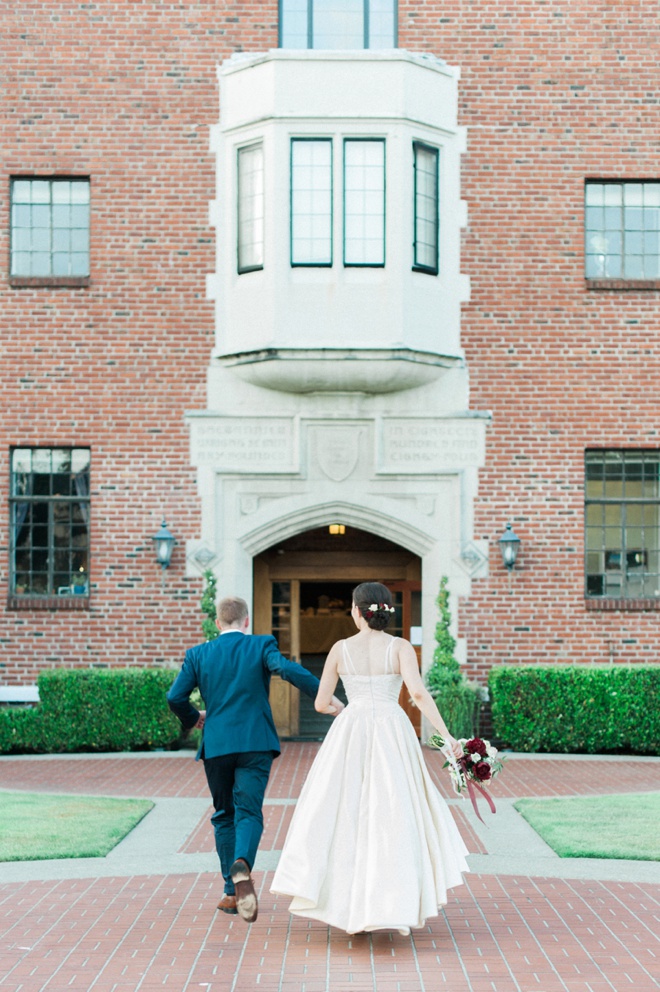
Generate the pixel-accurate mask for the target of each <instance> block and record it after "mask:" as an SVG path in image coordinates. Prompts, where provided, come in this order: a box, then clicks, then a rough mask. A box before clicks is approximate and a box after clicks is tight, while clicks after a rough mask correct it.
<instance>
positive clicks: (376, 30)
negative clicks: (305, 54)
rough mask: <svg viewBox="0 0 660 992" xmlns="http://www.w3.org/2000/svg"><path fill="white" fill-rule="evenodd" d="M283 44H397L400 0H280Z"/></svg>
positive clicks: (344, 46)
mask: <svg viewBox="0 0 660 992" xmlns="http://www.w3.org/2000/svg"><path fill="white" fill-rule="evenodd" d="M279 8H280V9H279V47H280V48H325V49H344V50H350V49H361V48H372V49H383V48H396V47H397V0H280V5H279Z"/></svg>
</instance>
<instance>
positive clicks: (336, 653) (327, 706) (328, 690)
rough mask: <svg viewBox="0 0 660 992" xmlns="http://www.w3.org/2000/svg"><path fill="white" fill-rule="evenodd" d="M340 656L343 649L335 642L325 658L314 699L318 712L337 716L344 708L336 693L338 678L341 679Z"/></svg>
mask: <svg viewBox="0 0 660 992" xmlns="http://www.w3.org/2000/svg"><path fill="white" fill-rule="evenodd" d="M340 657H341V650H340V648H339V644H338V643H337V644H333V645H332V647H331V648H330V654H329V655H328V657H327V658H326V659H325V665H324V666H323V674H322V675H321V682H320V685H319V689H318V692H317V693H316V699H315V700H314V709H315V710H316V711H317V712H318V713H330V714H332V715H333V716H336V715H337V713H341V711H342V710H343V708H344V704H343V703H342V702H340V701H339V700H338V699H337V697H336V696H335V695H334V691H335V688H336V686H337V680H338V679H339V673H338V671H337V666H338V665H339V659H340Z"/></svg>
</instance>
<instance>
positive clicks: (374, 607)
mask: <svg viewBox="0 0 660 992" xmlns="http://www.w3.org/2000/svg"><path fill="white" fill-rule="evenodd" d="M374 613H394V607H393V606H388V605H387V603H372V604H371V606H370V607H369V609H368V610H365V611H364V613H363V616H365V617H366V618H367V620H370V619H371V617H372V616H373V615H374Z"/></svg>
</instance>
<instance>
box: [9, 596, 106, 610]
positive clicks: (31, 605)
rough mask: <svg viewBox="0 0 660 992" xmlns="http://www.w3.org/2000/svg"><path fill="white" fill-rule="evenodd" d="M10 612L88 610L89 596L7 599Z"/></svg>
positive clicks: (11, 597)
mask: <svg viewBox="0 0 660 992" xmlns="http://www.w3.org/2000/svg"><path fill="white" fill-rule="evenodd" d="M7 609H8V610H88V609H89V596H13V595H10V596H8V597H7Z"/></svg>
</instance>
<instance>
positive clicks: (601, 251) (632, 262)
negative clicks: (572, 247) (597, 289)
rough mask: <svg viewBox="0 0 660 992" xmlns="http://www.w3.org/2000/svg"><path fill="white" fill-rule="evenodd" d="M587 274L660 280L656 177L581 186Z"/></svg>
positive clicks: (658, 185)
mask: <svg viewBox="0 0 660 992" xmlns="http://www.w3.org/2000/svg"><path fill="white" fill-rule="evenodd" d="M584 218H585V223H584V252H585V277H586V278H587V279H642V280H644V279H647V280H656V279H660V182H596V181H591V180H590V181H588V182H587V183H585V188H584Z"/></svg>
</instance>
